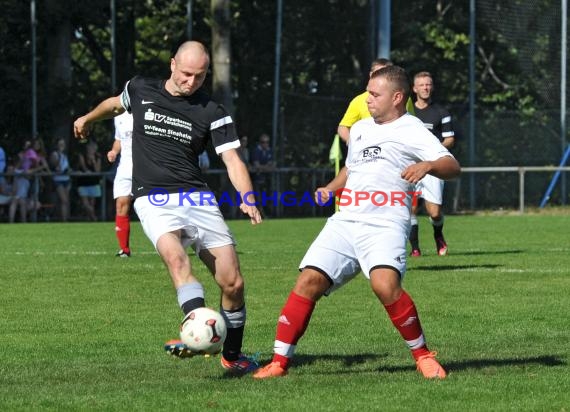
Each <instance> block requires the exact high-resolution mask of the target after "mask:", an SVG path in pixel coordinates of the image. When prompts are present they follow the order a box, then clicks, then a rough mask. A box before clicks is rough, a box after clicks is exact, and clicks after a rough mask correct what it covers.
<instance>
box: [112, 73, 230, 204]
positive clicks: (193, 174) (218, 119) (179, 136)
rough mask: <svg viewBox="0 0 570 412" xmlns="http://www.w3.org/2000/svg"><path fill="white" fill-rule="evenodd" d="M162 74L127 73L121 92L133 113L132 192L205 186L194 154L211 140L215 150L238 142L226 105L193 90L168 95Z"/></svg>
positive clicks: (199, 189) (135, 193) (217, 151)
mask: <svg viewBox="0 0 570 412" xmlns="http://www.w3.org/2000/svg"><path fill="white" fill-rule="evenodd" d="M165 83H166V80H156V79H147V78H143V77H138V76H137V77H134V78H132V79H131V80H130V81H129V82H128V83H127V84H126V86H125V89H124V90H123V93H122V95H121V103H122V105H123V107H124V108H125V109H126V110H128V111H129V112H131V113H132V114H133V189H132V191H133V196H134V197H135V198H137V197H140V196H144V195H147V194H149V193H150V192H151V191H152V190H153V189H161V190H165V191H166V192H168V193H179V192H180V191H184V192H187V191H189V190H192V189H193V190H197V191H209V190H210V189H209V188H208V186H207V184H206V182H205V180H204V178H203V175H202V171H201V169H200V166H199V162H198V156H199V155H200V153H202V152H203V151H204V149H205V148H206V146H207V145H208V144H209V143H210V142H211V143H212V144H213V146H214V148H215V150H216V153H217V154H221V153H222V152H224V151H226V150H229V149H237V148H238V147H239V146H240V142H239V138H238V136H237V133H236V130H235V126H234V123H233V120H232V118H231V116H230V115H229V114H228V112H227V111H226V109H225V108H224V107H223V106H222V105H220V104H218V103H216V102H214V101H212V100H211V99H210V97H209V96H208V95H207V94H206V93H205V92H203V91H202V90H198V91H196V92H195V93H193V94H192V95H191V96H173V95H171V94H170V93H169V92H168V91H166V89H165Z"/></svg>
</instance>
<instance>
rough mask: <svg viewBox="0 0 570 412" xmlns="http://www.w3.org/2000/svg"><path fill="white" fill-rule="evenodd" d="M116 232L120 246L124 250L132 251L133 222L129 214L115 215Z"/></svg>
mask: <svg viewBox="0 0 570 412" xmlns="http://www.w3.org/2000/svg"><path fill="white" fill-rule="evenodd" d="M115 233H116V234H117V240H118V241H119V248H121V250H122V251H123V252H130V249H129V237H130V234H131V222H130V220H129V217H128V216H115Z"/></svg>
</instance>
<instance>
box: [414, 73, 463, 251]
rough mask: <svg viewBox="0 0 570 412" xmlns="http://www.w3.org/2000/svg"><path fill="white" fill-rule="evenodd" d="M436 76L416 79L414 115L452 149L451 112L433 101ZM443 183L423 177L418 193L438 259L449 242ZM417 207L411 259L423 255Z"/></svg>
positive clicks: (428, 74)
mask: <svg viewBox="0 0 570 412" xmlns="http://www.w3.org/2000/svg"><path fill="white" fill-rule="evenodd" d="M433 90H434V88H433V77H432V75H431V74H430V73H429V72H426V71H423V72H419V73H417V74H416V75H415V76H414V86H413V91H414V93H415V94H416V98H417V99H416V102H415V103H414V109H415V115H416V116H417V117H418V118H419V119H420V120H421V121H422V122H424V125H425V126H426V127H427V128H428V129H429V130H430V131H431V132H432V133H433V134H434V135H435V136H436V137H437V138H438V139H439V140H440V142H441V144H442V145H443V146H445V148H446V149H451V148H452V147H453V144H454V143H455V133H454V131H453V127H452V124H451V115H450V114H449V112H448V111H447V110H446V109H445V108H444V107H442V106H441V105H439V104H437V103H433V102H432V94H433ZM443 184H444V183H443V180H441V179H438V178H437V177H434V176H430V175H428V176H426V177H424V178H423V179H422V180H421V181H420V182H419V183H418V184H417V185H416V191H417V192H420V193H421V195H420V197H421V198H423V199H424V205H425V209H426V211H427V213H428V215H429V219H430V222H431V224H432V225H433V237H434V240H435V246H436V251H437V254H438V255H439V256H445V255H447V243H446V242H445V238H444V237H443V220H444V217H443V213H442V209H441V205H442V204H443ZM417 208H418V205H414V206H412V230H411V231H410V237H409V239H410V244H411V245H412V252H411V253H410V256H414V257H419V256H421V251H420V241H419V236H418V218H417V216H416V214H417Z"/></svg>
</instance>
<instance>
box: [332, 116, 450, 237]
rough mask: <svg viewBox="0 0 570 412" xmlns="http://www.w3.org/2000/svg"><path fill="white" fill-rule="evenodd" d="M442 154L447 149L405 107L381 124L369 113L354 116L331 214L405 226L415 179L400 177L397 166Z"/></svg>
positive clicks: (445, 154) (446, 152)
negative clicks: (344, 171)
mask: <svg viewBox="0 0 570 412" xmlns="http://www.w3.org/2000/svg"><path fill="white" fill-rule="evenodd" d="M443 156H451V154H450V153H449V151H448V150H447V149H446V148H445V147H444V146H443V145H442V144H441V143H440V142H439V140H438V139H437V138H436V137H435V136H434V135H433V134H432V133H430V132H429V130H427V129H426V128H425V126H424V124H423V123H422V121H421V120H419V119H418V118H417V117H415V116H412V115H410V114H408V113H406V114H404V115H403V116H402V117H400V118H398V119H397V120H395V121H393V122H390V123H386V124H382V125H380V124H376V123H375V122H374V120H373V118H367V119H363V120H360V121H358V122H356V123H355V124H354V125H353V126H352V127H351V129H350V140H349V145H348V155H347V159H346V167H347V173H348V180H347V182H346V186H345V188H344V192H343V193H342V195H341V196H340V198H339V199H338V201H339V202H340V207H339V212H338V213H336V214H335V215H334V219H342V220H356V221H367V222H370V223H374V221H378V223H381V224H383V225H385V224H392V223H393V224H395V225H397V226H399V227H407V226H408V225H409V219H410V208H411V204H412V196H413V195H414V185H412V184H410V183H408V182H407V181H406V180H404V179H402V177H401V173H402V171H403V170H404V169H405V168H406V167H407V166H409V165H411V164H413V163H417V162H419V161H424V160H427V161H431V160H436V159H439V158H440V157H443ZM415 197H416V198H417V195H415Z"/></svg>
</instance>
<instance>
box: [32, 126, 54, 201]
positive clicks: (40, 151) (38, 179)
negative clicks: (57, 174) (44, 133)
mask: <svg viewBox="0 0 570 412" xmlns="http://www.w3.org/2000/svg"><path fill="white" fill-rule="evenodd" d="M32 147H33V149H34V151H35V152H36V153H37V155H38V162H37V165H36V167H35V169H34V171H33V172H34V174H35V175H36V176H33V177H32V182H31V189H32V190H31V193H30V202H29V203H28V209H30V210H34V209H35V210H36V211H38V210H40V208H41V207H42V203H41V202H42V201H43V199H44V198H45V197H46V194H47V196H49V193H51V180H48V179H46V176H45V174H51V170H50V167H49V163H48V159H47V156H48V155H47V151H46V146H45V143H44V140H43V139H42V138H41V137H38V138H36V139H34V141H33V142H32Z"/></svg>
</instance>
